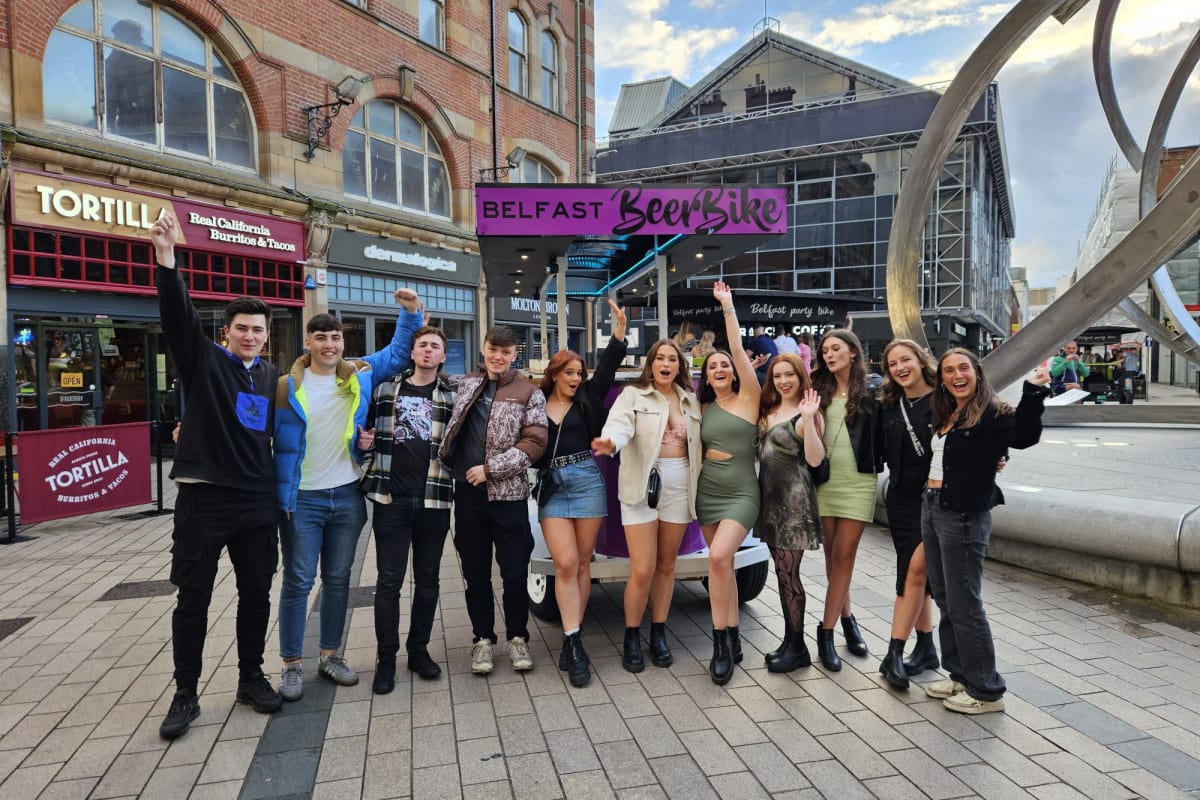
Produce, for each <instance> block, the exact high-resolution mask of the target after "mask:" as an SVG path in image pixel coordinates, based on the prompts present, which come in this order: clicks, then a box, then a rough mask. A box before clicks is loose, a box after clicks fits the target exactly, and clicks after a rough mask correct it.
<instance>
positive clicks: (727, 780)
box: [709, 772, 770, 800]
mask: <svg viewBox="0 0 1200 800" xmlns="http://www.w3.org/2000/svg"><path fill="white" fill-rule="evenodd" d="M709 781H710V782H711V783H712V786H713V788H714V789H716V791H717V796H719V797H721V798H724V799H725V800H754V799H755V798H762V800H769V798H770V795H769V794H767V792H766V791H765V790H764V789H763V787H762V784H760V783H759V782H758V781H757V780H756V779H755V776H754V775H752V774H751V773H749V772H734V773H730V774H727V775H715V776H713V777H712V778H710V779H709Z"/></svg>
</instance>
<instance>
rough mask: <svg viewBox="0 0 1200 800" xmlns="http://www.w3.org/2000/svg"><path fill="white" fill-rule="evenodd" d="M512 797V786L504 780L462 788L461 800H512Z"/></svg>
mask: <svg viewBox="0 0 1200 800" xmlns="http://www.w3.org/2000/svg"><path fill="white" fill-rule="evenodd" d="M512 796H513V793H512V786H511V785H509V782H508V781H506V780H504V781H494V782H492V783H473V784H470V785H468V786H464V787H462V797H463V800H512Z"/></svg>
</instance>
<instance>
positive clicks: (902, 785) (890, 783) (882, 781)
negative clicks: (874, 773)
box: [863, 775, 928, 800]
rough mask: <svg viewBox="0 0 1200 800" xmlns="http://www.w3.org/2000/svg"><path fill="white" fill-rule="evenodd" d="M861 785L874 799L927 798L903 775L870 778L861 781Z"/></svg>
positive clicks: (907, 799) (905, 799) (923, 799)
mask: <svg viewBox="0 0 1200 800" xmlns="http://www.w3.org/2000/svg"><path fill="white" fill-rule="evenodd" d="M863 785H864V786H866V787H867V789H869V790H870V791H871V792H872V793H874V795H875V796H876V797H886V798H888V800H925V798H926V797H927V796H928V795H926V794H925V793H924V792H922V791H921V790H920V789H918V788H917V787H916V786H914V785H913V783H912V781H910V780H908V778H905V777H904V776H903V775H888V776H887V777H883V778H870V779H868V780H865V781H863Z"/></svg>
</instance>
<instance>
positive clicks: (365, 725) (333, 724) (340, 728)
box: [325, 681, 371, 739]
mask: <svg viewBox="0 0 1200 800" xmlns="http://www.w3.org/2000/svg"><path fill="white" fill-rule="evenodd" d="M360 683H362V682H361V681H360ZM370 725H371V701H370V700H357V701H352V702H348V703H341V702H338V703H334V704H333V707H332V708H330V709H329V724H328V726H327V727H326V729H325V738H326V739H337V738H340V737H342V736H362V735H364V734H366V733H367V731H368V730H369V729H370Z"/></svg>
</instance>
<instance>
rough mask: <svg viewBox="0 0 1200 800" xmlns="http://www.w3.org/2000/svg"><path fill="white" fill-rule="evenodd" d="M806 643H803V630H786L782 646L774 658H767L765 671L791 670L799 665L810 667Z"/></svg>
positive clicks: (810, 661) (810, 659)
mask: <svg viewBox="0 0 1200 800" xmlns="http://www.w3.org/2000/svg"><path fill="white" fill-rule="evenodd" d="M811 666H812V658H811V657H810V656H809V655H808V645H806V644H805V643H804V631H793V630H790V629H789V630H788V632H787V634H786V635H785V636H784V638H783V646H782V647H781V648H780V649H779V655H778V656H777V657H776V658H769V659H767V672H791V671H792V670H794V669H799V668H800V667H811Z"/></svg>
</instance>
